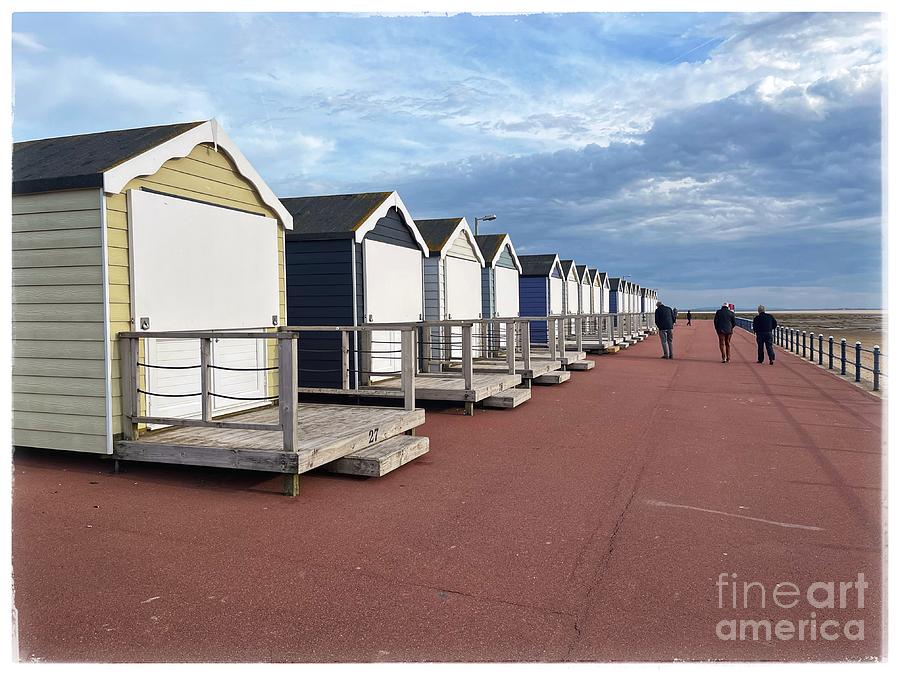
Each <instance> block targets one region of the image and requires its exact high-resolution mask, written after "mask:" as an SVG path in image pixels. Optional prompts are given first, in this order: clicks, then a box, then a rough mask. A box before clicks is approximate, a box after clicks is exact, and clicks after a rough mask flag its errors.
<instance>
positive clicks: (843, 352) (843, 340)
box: [841, 338, 847, 375]
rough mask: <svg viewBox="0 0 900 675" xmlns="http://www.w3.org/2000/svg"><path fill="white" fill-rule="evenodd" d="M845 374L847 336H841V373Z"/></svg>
mask: <svg viewBox="0 0 900 675" xmlns="http://www.w3.org/2000/svg"><path fill="white" fill-rule="evenodd" d="M846 374H847V338H841V375H846Z"/></svg>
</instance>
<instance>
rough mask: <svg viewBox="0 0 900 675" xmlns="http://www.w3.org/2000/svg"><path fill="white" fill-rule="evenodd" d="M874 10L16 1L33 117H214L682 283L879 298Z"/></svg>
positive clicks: (241, 138) (266, 169) (501, 226)
mask: <svg viewBox="0 0 900 675" xmlns="http://www.w3.org/2000/svg"><path fill="white" fill-rule="evenodd" d="M882 58H883V34H882V25H881V18H880V17H879V15H877V14H850V13H844V14H710V13H691V14H662V13H657V14H653V13H649V14H615V13H598V14H589V13H582V14H532V15H519V16H515V15H506V16H472V15H466V14H460V15H454V16H403V17H400V16H393V17H391V16H377V15H372V14H366V15H362V14H342V15H337V14H155V15H149V14H28V13H18V14H15V15H14V16H13V83H14V117H13V135H14V139H15V140H17V141H19V140H27V139H32V138H43V137H47V136H61V135H67V134H75V133H86V132H94V131H105V130H110V129H120V128H129V127H139V126H148V125H154V124H169V123H174V122H181V121H189V120H200V119H209V118H212V117H215V118H216V119H218V120H219V122H220V123H222V125H223V126H224V128H225V130H226V131H227V133H228V134H229V135H230V136H231V137H232V138H233V139H234V140H235V141H236V142H237V144H238V145H239V147H240V148H241V150H242V151H243V153H244V154H245V155H246V156H247V158H248V159H249V160H250V161H251V163H253V165H254V166H255V167H256V169H257V170H258V171H259V173H260V174H261V175H262V176H263V178H264V179H265V180H266V181H267V182H268V183H269V185H270V186H271V187H272V188H273V190H274V191H275V192H276V194H278V195H279V196H282V197H292V196H302V195H317V194H335V193H346V192H364V191H380V190H397V191H398V192H399V194H400V196H401V198H402V199H403V201H404V203H405V204H406V205H407V207H408V208H409V209H410V211H411V213H412V214H413V216H414V217H416V218H419V217H421V218H444V217H452V216H466V217H468V218H469V221H470V223H471V222H472V220H473V218H474V217H475V216H481V215H485V214H488V213H493V214H496V215H497V219H496V220H495V221H492V222H487V223H484V224H483V226H481V225H480V228H481V231H482V232H509V233H510V235H511V237H512V240H513V243H514V245H515V247H516V249H517V251H518V252H519V253H520V254H525V253H558V254H559V255H560V257H561V258H574V259H575V260H576V262H578V263H580V264H587V265H589V266H592V267H594V266H595V267H598V268H599V269H601V270H604V271H607V272H608V273H609V274H610V275H611V276H626V275H627V276H629V277H630V278H631V279H632V280H633V281H635V282H636V283H638V284H640V285H642V286H648V287H653V288H658V289H659V293H660V297H661V299H662V300H664V301H665V302H667V303H669V304H674V305H676V306H678V307H679V308H685V309H686V308H688V307H695V308H699V307H718V306H719V305H720V304H721V303H722V302H723V301H727V302H733V303H735V304H736V305H738V306H739V307H755V306H756V305H757V304H759V303H763V304H766V305H768V306H769V307H773V308H795V309H799V308H837V307H853V308H862V307H880V306H881V299H882V288H881V281H882V274H881V262H882V260H881V258H882V196H881V195H882V182H881V181H882V176H881V172H882V156H881V154H882V143H881V140H882V139H881V135H882V113H881V107H882Z"/></svg>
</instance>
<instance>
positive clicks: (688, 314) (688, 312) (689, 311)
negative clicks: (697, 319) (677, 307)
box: [687, 310, 691, 326]
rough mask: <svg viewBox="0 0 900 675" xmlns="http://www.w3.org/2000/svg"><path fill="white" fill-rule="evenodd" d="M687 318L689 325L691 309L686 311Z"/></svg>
mask: <svg viewBox="0 0 900 675" xmlns="http://www.w3.org/2000/svg"><path fill="white" fill-rule="evenodd" d="M687 320H688V326H690V325H691V310H688V311H687Z"/></svg>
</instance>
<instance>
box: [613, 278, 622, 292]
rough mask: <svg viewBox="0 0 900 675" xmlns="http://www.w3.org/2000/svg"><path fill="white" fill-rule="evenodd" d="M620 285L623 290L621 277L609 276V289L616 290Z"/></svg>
mask: <svg viewBox="0 0 900 675" xmlns="http://www.w3.org/2000/svg"><path fill="white" fill-rule="evenodd" d="M620 286H621V287H622V289H623V290H624V286H625V280H624V279H621V278H619V277H610V278H609V290H611V291H618V290H619V287H620Z"/></svg>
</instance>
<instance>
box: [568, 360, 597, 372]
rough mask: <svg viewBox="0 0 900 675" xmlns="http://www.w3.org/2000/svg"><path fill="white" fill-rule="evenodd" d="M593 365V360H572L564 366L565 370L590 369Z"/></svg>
mask: <svg viewBox="0 0 900 675" xmlns="http://www.w3.org/2000/svg"><path fill="white" fill-rule="evenodd" d="M595 365H596V364H595V363H594V362H593V361H587V360H585V361H572V362H571V363H570V364H569V365H567V366H566V370H590V369H591V368H593V367H594V366H595Z"/></svg>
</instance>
